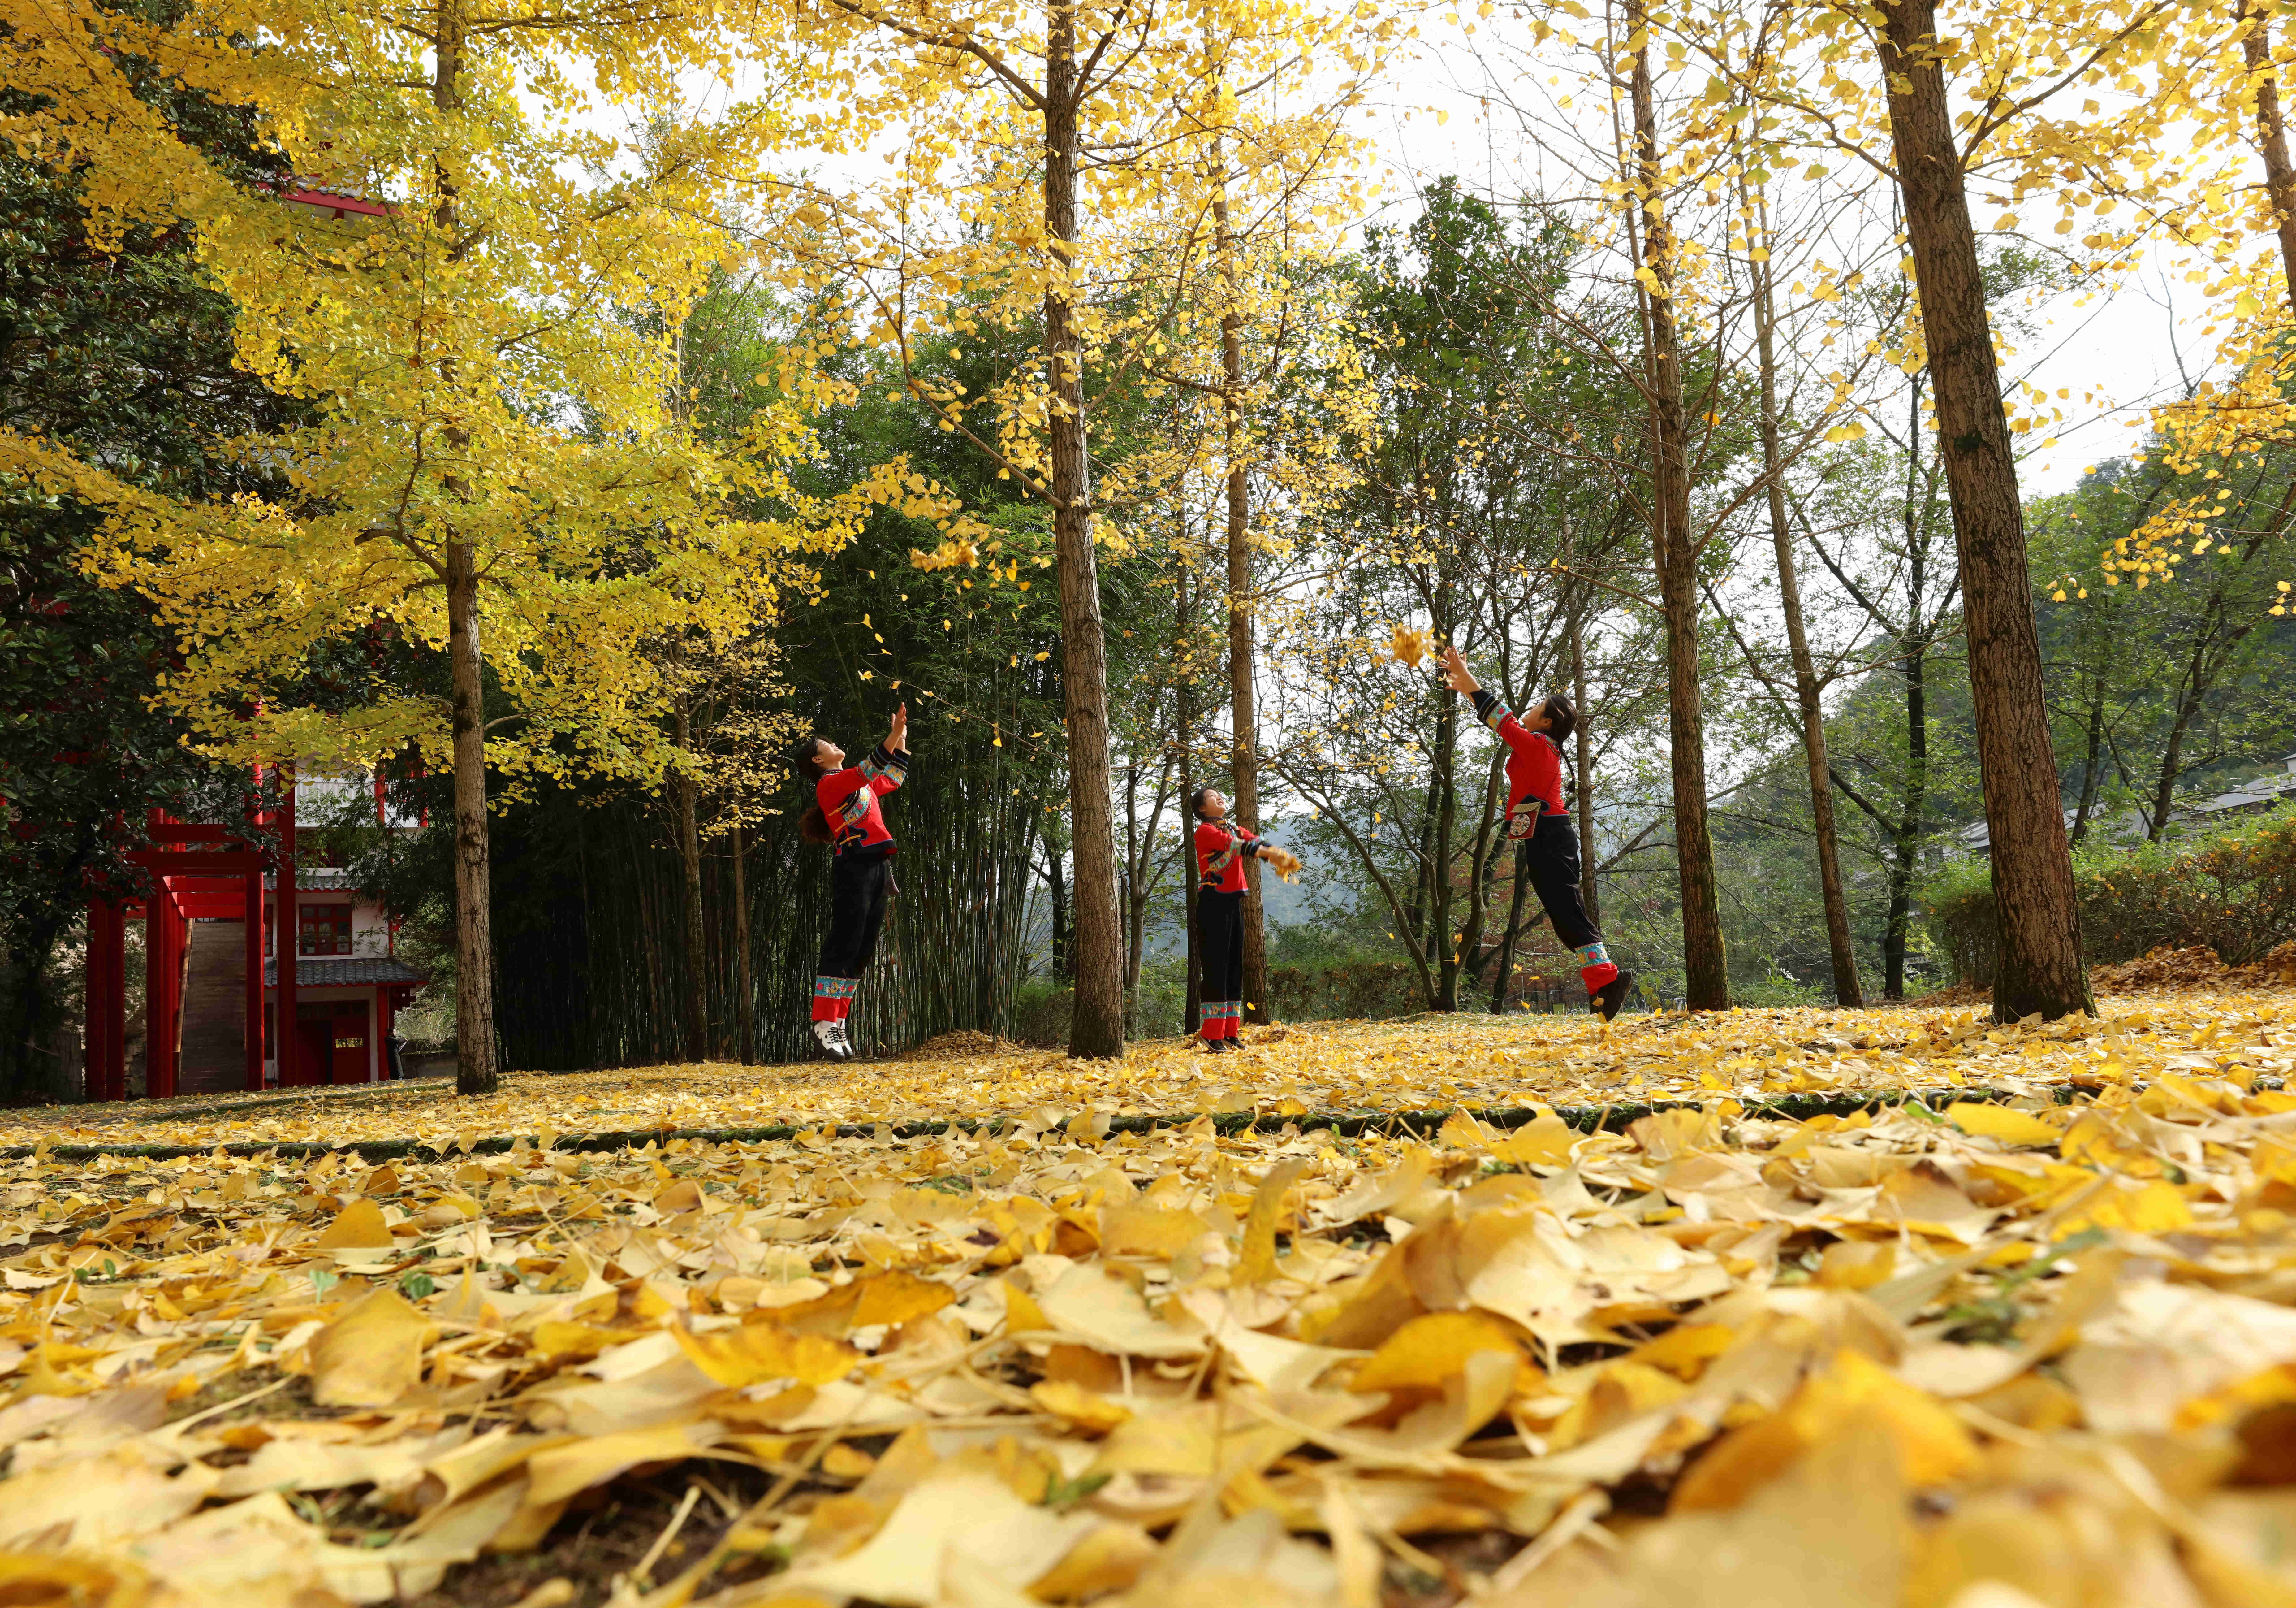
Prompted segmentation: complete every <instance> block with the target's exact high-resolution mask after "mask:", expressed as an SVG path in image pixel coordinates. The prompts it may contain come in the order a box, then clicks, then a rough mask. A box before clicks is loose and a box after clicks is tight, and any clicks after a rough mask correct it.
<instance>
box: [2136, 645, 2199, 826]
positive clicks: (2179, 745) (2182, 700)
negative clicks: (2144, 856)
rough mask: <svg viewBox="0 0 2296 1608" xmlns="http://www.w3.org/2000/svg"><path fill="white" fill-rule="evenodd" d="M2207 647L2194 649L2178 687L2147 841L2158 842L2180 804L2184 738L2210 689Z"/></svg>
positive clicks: (2155, 788) (2155, 792)
mask: <svg viewBox="0 0 2296 1608" xmlns="http://www.w3.org/2000/svg"><path fill="white" fill-rule="evenodd" d="M2204 652H2206V649H2205V648H2202V647H2195V648H2194V650H2193V661H2192V663H2191V664H2189V665H2187V666H2186V667H2185V680H2184V685H2182V686H2180V687H2178V688H2177V718H2175V719H2174V720H2172V721H2170V722H2169V735H2168V739H2167V740H2166V741H2165V742H2162V743H2161V769H2160V774H2159V775H2157V776H2156V777H2155V778H2154V779H2153V819H2152V821H2151V823H2150V824H2149V825H2147V826H2146V828H2145V832H2144V839H2145V841H2147V842H2151V843H2157V842H2159V841H2161V836H2162V834H2163V833H2166V832H2167V831H2168V830H2169V812H2170V811H2171V810H2173V809H2175V808H2177V777H2178V776H2180V775H2183V774H2184V769H2185V735H2186V734H2188V733H2190V732H2191V730H2192V729H2193V717H2194V715H2195V714H2196V713H2198V712H2199V710H2200V707H2201V698H2202V693H2204V692H2205V691H2206V690H2207V689H2206V687H2205V685H2204V684H2203V683H2202V665H2201V659H2202V654H2203V653H2204Z"/></svg>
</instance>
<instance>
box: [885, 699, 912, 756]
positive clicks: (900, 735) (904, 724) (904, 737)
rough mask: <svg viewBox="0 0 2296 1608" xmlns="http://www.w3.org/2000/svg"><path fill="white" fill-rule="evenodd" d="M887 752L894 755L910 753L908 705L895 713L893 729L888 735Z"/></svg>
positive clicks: (904, 705)
mask: <svg viewBox="0 0 2296 1608" xmlns="http://www.w3.org/2000/svg"><path fill="white" fill-rule="evenodd" d="M885 751H886V752H888V753H893V754H905V753H906V752H908V751H909V706H908V705H907V704H906V703H904V704H903V705H901V707H900V708H898V709H897V710H894V711H893V729H892V731H891V732H890V733H889V734H887V735H886V738H885Z"/></svg>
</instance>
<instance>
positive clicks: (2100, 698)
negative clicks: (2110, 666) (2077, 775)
mask: <svg viewBox="0 0 2296 1608" xmlns="http://www.w3.org/2000/svg"><path fill="white" fill-rule="evenodd" d="M2103 749H2104V680H2103V677H2098V678H2097V680H2096V682H2095V685H2093V686H2092V688H2091V690H2090V693H2089V701H2088V747H2087V751H2086V752H2085V753H2083V754H2082V756H2081V792H2080V806H2079V808H2077V809H2075V810H2074V811H2073V831H2072V836H2071V839H2070V840H2069V843H2070V846H2071V847H2072V848H2074V849H2078V848H2079V847H2080V846H2081V840H2082V839H2083V838H2085V837H2087V836H2088V826H2089V819H2090V816H2092V815H2093V814H2094V813H2095V809H2096V787H2097V776H2098V772H2099V770H2100V768H2101V766H2102V761H2103Z"/></svg>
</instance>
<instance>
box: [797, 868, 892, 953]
mask: <svg viewBox="0 0 2296 1608" xmlns="http://www.w3.org/2000/svg"><path fill="white" fill-rule="evenodd" d="M892 890H893V857H892V856H890V855H874V856H872V857H867V858H863V857H860V856H858V855H852V854H840V855H839V856H838V857H836V859H834V860H832V862H830V866H829V936H828V937H827V938H826V939H824V940H823V941H822V945H821V964H820V966H819V967H818V968H817V969H816V971H815V972H814V975H815V976H816V977H858V976H860V975H861V973H862V972H865V971H867V970H868V969H869V961H870V958H871V957H872V956H874V955H875V954H876V953H877V935H878V934H879V933H880V932H881V931H884V927H885V899H886V897H887V896H888V895H889V894H890V893H891V892H892Z"/></svg>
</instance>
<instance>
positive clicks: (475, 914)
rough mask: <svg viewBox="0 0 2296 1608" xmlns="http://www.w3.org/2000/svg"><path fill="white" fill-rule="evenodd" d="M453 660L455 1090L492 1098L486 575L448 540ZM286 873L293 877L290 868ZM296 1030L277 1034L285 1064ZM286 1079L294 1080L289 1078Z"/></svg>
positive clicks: (285, 952)
mask: <svg viewBox="0 0 2296 1608" xmlns="http://www.w3.org/2000/svg"><path fill="white" fill-rule="evenodd" d="M484 660H485V652H484V649H483V648H481V646H480V643H479V572H478V564H477V562H476V557H475V555H474V554H472V553H471V549H470V547H469V546H468V545H467V544H465V543H463V542H460V541H455V540H453V539H452V538H449V540H448V541H447V663H448V666H449V669H450V671H451V674H452V676H453V684H454V717H453V718H454V740H455V1093H457V1094H463V1095H491V1094H493V1093H494V1092H495V1087H496V1083H497V1081H498V1078H497V1075H496V1066H495V973H494V936H493V930H492V923H491V920H490V915H491V898H492V894H491V890H490V883H491V880H492V879H491V875H490V869H489V865H488V842H487V734H486V719H485V702H486V699H485V693H486V688H485V682H484V677H483V676H482V674H481V666H482V665H483V663H484ZM281 874H282V876H283V877H284V876H290V875H292V874H293V873H292V868H291V867H290V868H288V869H286V870H284V871H283V872H282V873H281ZM293 964H295V935H294V933H292V932H291V931H282V932H281V933H280V935H279V968H280V971H281V972H283V973H284V972H285V971H286V969H287V968H288V967H289V966H291V965H293ZM294 1033H295V1024H294V1023H293V1022H292V1021H281V1022H280V1023H279V1026H278V1030H277V1033H276V1035H275V1038H276V1042H277V1043H278V1045H279V1046H280V1062H279V1063H280V1065H282V1066H284V1065H286V1064H287V1056H288V1054H290V1053H291V1047H292V1042H293V1035H294ZM280 1081H281V1082H285V1081H286V1079H285V1078H284V1077H282V1078H281V1079H280Z"/></svg>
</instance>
